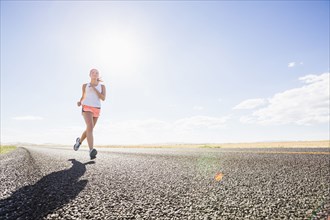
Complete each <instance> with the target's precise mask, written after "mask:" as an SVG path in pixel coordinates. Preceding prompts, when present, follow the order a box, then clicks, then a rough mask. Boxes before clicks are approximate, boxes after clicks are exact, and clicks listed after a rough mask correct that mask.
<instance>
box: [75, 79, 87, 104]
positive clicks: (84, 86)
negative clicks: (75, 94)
mask: <svg viewBox="0 0 330 220" xmlns="http://www.w3.org/2000/svg"><path fill="white" fill-rule="evenodd" d="M86 85H87V84H83V85H82V95H81V98H80V101H79V102H77V105H78V106H81V102H82V101H83V100H84V99H85V97H86V92H85V91H86Z"/></svg>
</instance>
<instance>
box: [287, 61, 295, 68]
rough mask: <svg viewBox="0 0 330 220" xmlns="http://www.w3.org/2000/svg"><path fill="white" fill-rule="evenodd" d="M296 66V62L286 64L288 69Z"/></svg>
mask: <svg viewBox="0 0 330 220" xmlns="http://www.w3.org/2000/svg"><path fill="white" fill-rule="evenodd" d="M295 65H296V62H291V63H289V64H288V67H294V66H295Z"/></svg>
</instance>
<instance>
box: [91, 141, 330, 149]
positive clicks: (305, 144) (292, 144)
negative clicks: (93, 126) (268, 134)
mask: <svg viewBox="0 0 330 220" xmlns="http://www.w3.org/2000/svg"><path fill="white" fill-rule="evenodd" d="M97 147H99V148H330V140H322V141H288V142H254V143H221V144H145V145H100V146H97Z"/></svg>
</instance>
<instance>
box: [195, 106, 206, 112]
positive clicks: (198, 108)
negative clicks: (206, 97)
mask: <svg viewBox="0 0 330 220" xmlns="http://www.w3.org/2000/svg"><path fill="white" fill-rule="evenodd" d="M203 109H204V107H203V106H194V110H197V111H202V110H203Z"/></svg>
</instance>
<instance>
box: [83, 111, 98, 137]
mask: <svg viewBox="0 0 330 220" xmlns="http://www.w3.org/2000/svg"><path fill="white" fill-rule="evenodd" d="M97 119H98V117H93V122H94V127H95V125H96V122H97ZM85 139H86V130H85V131H84V132H83V133H82V135H81V138H80V143H82V142H83V141H84V140H85Z"/></svg>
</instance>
